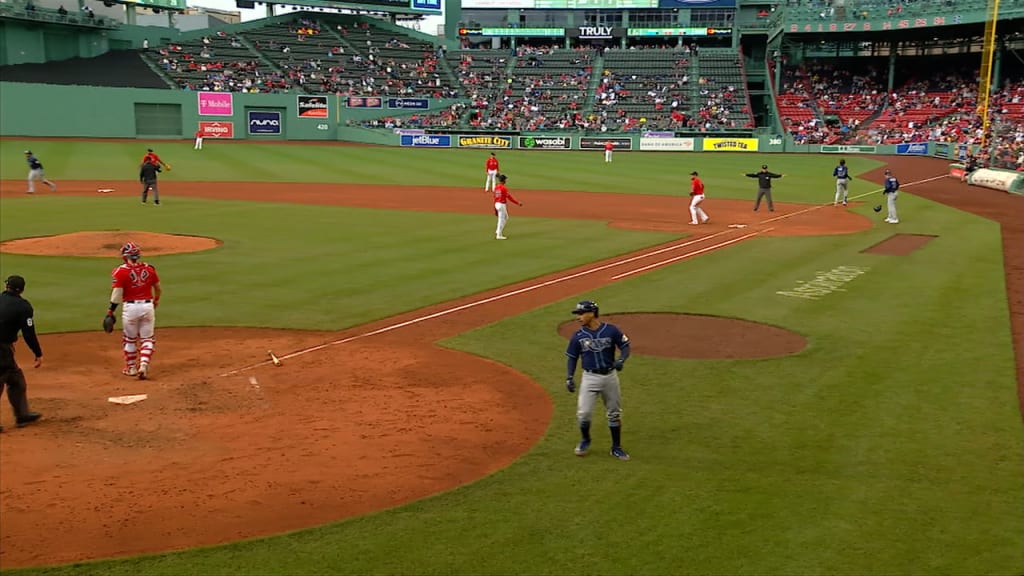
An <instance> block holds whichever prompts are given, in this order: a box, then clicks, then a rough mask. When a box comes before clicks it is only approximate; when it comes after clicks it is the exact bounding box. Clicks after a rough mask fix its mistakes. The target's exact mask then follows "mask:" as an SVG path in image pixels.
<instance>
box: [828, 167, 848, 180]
mask: <svg viewBox="0 0 1024 576" xmlns="http://www.w3.org/2000/svg"><path fill="white" fill-rule="evenodd" d="M832 175H833V176H835V177H836V178H849V177H850V169H849V168H847V167H846V166H842V165H839V166H836V169H835V170H833V171H832Z"/></svg>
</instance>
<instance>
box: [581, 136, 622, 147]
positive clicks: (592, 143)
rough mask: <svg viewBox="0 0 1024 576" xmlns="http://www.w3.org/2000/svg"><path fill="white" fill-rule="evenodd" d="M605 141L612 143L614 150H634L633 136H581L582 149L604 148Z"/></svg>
mask: <svg viewBox="0 0 1024 576" xmlns="http://www.w3.org/2000/svg"><path fill="white" fill-rule="evenodd" d="M605 142H611V143H612V150H632V149H633V139H632V138H596V137H593V136H581V137H580V149H581V150H604V144H605Z"/></svg>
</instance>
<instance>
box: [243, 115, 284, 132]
mask: <svg viewBox="0 0 1024 576" xmlns="http://www.w3.org/2000/svg"><path fill="white" fill-rule="evenodd" d="M246 119H247V120H248V125H249V134H280V133H281V113H280V112H273V111H269V110H249V111H248V113H247V114H246Z"/></svg>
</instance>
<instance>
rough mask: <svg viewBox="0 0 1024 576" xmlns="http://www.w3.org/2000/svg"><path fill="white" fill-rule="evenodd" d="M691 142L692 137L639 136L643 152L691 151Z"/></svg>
mask: <svg viewBox="0 0 1024 576" xmlns="http://www.w3.org/2000/svg"><path fill="white" fill-rule="evenodd" d="M693 144H694V140H693V138H662V137H654V138H651V137H646V136H644V137H641V138H640V150H641V151H644V152H693Z"/></svg>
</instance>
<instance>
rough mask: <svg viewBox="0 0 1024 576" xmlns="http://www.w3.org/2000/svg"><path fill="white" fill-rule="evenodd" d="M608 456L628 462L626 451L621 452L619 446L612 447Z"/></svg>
mask: <svg viewBox="0 0 1024 576" xmlns="http://www.w3.org/2000/svg"><path fill="white" fill-rule="evenodd" d="M610 454H611V455H612V456H615V457H616V458H618V459H619V460H629V454H627V453H626V451H625V450H623V449H622V447H621V446H615V447H613V448H612V451H611V452H610Z"/></svg>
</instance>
